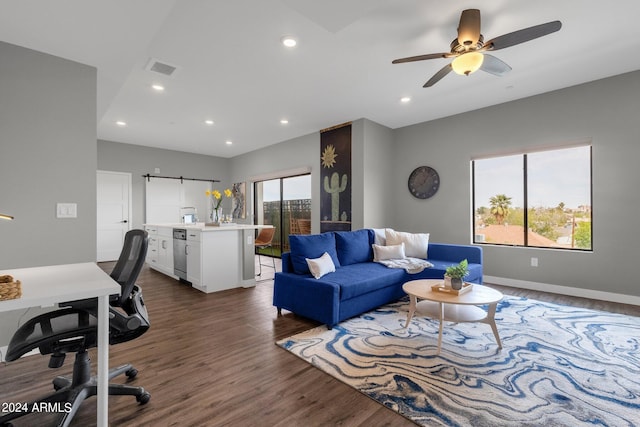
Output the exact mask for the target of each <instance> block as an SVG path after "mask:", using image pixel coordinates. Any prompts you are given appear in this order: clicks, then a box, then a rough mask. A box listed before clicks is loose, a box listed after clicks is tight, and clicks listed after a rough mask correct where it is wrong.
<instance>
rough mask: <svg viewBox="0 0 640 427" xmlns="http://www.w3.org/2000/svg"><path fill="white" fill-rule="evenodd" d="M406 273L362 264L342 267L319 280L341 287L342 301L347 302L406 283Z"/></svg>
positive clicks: (369, 263) (396, 269) (378, 265)
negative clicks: (384, 288)
mask: <svg viewBox="0 0 640 427" xmlns="http://www.w3.org/2000/svg"><path fill="white" fill-rule="evenodd" d="M404 276H405V271H404V270H403V269H401V268H387V267H385V266H384V265H382V264H378V263H375V262H362V263H359V264H351V265H347V266H343V267H340V268H339V269H337V270H336V271H335V273H331V274H327V275H326V276H323V277H322V278H320V279H319V280H318V282H323V283H327V284H333V285H336V286H339V287H340V301H345V300H348V299H351V298H354V297H357V296H360V295H364V294H366V293H369V292H373V291H376V290H378V289H380V288H383V287H386V286H399V285H401V284H402V283H403V282H404Z"/></svg>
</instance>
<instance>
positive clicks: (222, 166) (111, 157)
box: [98, 140, 231, 228]
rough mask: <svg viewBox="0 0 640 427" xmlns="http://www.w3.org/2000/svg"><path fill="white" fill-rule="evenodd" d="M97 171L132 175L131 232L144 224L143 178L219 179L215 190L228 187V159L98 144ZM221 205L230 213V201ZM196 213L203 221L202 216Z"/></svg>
mask: <svg viewBox="0 0 640 427" xmlns="http://www.w3.org/2000/svg"><path fill="white" fill-rule="evenodd" d="M155 168H159V169H160V173H154V171H155ZM98 169H99V170H107V171H112V172H128V173H131V184H132V195H131V199H132V205H133V206H132V215H133V218H132V219H131V221H132V227H133V228H140V227H142V224H144V218H145V212H144V200H145V192H144V188H145V184H144V181H145V179H144V178H143V177H142V175H146V174H151V175H162V176H183V177H185V178H202V179H219V180H220V181H221V182H219V183H216V184H215V185H214V188H217V189H223V188H228V187H230V186H231V182H230V181H229V179H228V176H229V172H228V170H229V160H228V159H223V158H221V157H214V156H204V155H201V154H192V153H185V152H182V151H172V150H164V149H160V148H152V147H143V146H140V145H131V144H121V143H118V142H111V141H102V140H99V141H98ZM202 197H203V198H204V197H205V195H204V194H203V195H202ZM223 203H224V204H223V207H224V208H225V209H227V210H229V209H231V204H230V201H227V200H225V201H223ZM198 213H199V214H200V215H201V218H200V219H201V220H203V218H202V215H203V213H202V212H198Z"/></svg>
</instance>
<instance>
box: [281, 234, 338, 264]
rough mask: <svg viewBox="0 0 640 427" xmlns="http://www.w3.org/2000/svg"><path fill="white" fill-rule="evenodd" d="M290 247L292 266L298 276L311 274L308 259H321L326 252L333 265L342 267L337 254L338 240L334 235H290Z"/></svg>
mask: <svg viewBox="0 0 640 427" xmlns="http://www.w3.org/2000/svg"><path fill="white" fill-rule="evenodd" d="M289 247H290V248H291V264H293V271H295V272H296V273H298V274H306V273H309V266H308V265H307V258H310V259H314V258H320V257H321V256H322V254H324V253H325V252H326V253H328V254H329V256H330V257H331V259H332V260H333V264H334V265H335V266H336V268H337V267H340V261H339V260H338V254H337V253H336V238H335V236H334V234H333V233H322V234H308V235H293V234H292V235H290V236H289Z"/></svg>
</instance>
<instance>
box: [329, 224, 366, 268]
mask: <svg viewBox="0 0 640 427" xmlns="http://www.w3.org/2000/svg"><path fill="white" fill-rule="evenodd" d="M334 234H335V236H336V252H337V253H338V260H340V265H341V266H344V265H351V264H357V263H360V262H369V261H371V260H372V259H373V250H372V249H371V244H372V243H373V231H372V230H369V229H362V230H356V231H336V232H335V233H334Z"/></svg>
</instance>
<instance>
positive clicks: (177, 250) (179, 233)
mask: <svg viewBox="0 0 640 427" xmlns="http://www.w3.org/2000/svg"><path fill="white" fill-rule="evenodd" d="M173 274H175V275H176V276H178V277H179V278H180V280H184V281H186V280H187V230H186V229H184V228H174V229H173Z"/></svg>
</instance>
